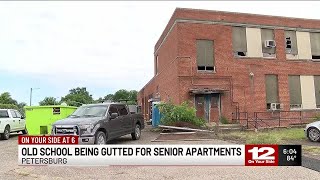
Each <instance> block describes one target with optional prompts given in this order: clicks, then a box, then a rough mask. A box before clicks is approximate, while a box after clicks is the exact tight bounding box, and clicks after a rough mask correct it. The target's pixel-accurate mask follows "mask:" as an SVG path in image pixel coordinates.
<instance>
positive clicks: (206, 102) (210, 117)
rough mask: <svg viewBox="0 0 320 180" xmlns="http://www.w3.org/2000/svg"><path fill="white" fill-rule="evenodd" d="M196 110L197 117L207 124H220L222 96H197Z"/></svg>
mask: <svg viewBox="0 0 320 180" xmlns="http://www.w3.org/2000/svg"><path fill="white" fill-rule="evenodd" d="M195 108H196V110H197V113H196V114H197V116H198V117H201V118H203V119H205V120H206V121H207V122H220V114H221V111H220V109H221V102H220V94H219V93H214V94H196V95H195Z"/></svg>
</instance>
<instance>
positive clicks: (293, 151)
mask: <svg viewBox="0 0 320 180" xmlns="http://www.w3.org/2000/svg"><path fill="white" fill-rule="evenodd" d="M282 152H283V154H285V155H287V154H297V150H296V149H283V151H282Z"/></svg>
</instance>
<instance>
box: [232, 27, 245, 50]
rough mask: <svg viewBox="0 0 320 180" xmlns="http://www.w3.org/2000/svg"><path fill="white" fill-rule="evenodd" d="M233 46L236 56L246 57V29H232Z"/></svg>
mask: <svg viewBox="0 0 320 180" xmlns="http://www.w3.org/2000/svg"><path fill="white" fill-rule="evenodd" d="M232 46H233V52H234V54H235V56H246V54H247V34H246V28H245V27H233V28H232Z"/></svg>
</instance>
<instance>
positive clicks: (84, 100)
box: [61, 87, 94, 107]
mask: <svg viewBox="0 0 320 180" xmlns="http://www.w3.org/2000/svg"><path fill="white" fill-rule="evenodd" d="M61 102H66V103H67V104H68V105H70V106H78V107H79V106H81V105H82V104H90V103H93V102H94V101H93V98H92V95H91V94H90V93H89V92H88V91H87V89H86V88H85V87H81V88H80V87H77V88H74V89H71V90H69V94H67V95H66V96H65V97H62V98H61Z"/></svg>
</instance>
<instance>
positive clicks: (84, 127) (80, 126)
mask: <svg viewBox="0 0 320 180" xmlns="http://www.w3.org/2000/svg"><path fill="white" fill-rule="evenodd" d="M79 128H80V129H84V130H85V129H93V128H94V126H93V124H82V125H79Z"/></svg>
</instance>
